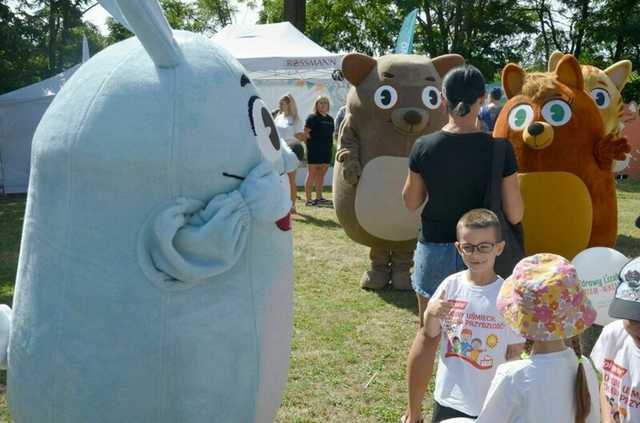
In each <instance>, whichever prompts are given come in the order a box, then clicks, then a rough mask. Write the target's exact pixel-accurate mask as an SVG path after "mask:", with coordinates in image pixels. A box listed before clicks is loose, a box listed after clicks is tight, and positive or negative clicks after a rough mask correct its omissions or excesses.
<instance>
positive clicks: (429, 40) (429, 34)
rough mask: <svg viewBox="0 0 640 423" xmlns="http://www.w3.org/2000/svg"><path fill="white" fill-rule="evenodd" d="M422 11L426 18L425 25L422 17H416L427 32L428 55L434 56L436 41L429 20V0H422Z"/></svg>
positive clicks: (431, 22)
mask: <svg viewBox="0 0 640 423" xmlns="http://www.w3.org/2000/svg"><path fill="white" fill-rule="evenodd" d="M424 13H425V15H426V18H427V22H426V25H425V24H424V22H423V21H422V19H418V21H419V22H420V23H421V25H422V28H423V29H424V31H425V33H426V34H427V49H428V51H429V55H430V56H431V57H436V56H437V55H438V51H437V49H436V43H435V40H434V39H433V21H432V20H431V2H430V1H429V0H425V2H424Z"/></svg>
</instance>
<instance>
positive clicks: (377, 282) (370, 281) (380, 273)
mask: <svg viewBox="0 0 640 423" xmlns="http://www.w3.org/2000/svg"><path fill="white" fill-rule="evenodd" d="M389 279H391V275H390V272H389V270H380V269H372V270H367V271H366V272H364V274H363V275H362V279H361V280H360V288H362V289H373V290H379V289H382V288H384V287H386V286H387V285H388V284H389Z"/></svg>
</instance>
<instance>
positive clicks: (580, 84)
mask: <svg viewBox="0 0 640 423" xmlns="http://www.w3.org/2000/svg"><path fill="white" fill-rule="evenodd" d="M555 73H556V77H557V78H558V81H560V82H562V83H563V84H565V85H567V86H569V87H571V88H573V89H575V90H579V91H582V90H584V78H583V77H582V69H580V64H579V63H578V60H577V59H576V58H575V57H574V56H573V55H571V54H565V55H564V57H563V58H562V59H560V61H559V62H558V66H556V70H555Z"/></svg>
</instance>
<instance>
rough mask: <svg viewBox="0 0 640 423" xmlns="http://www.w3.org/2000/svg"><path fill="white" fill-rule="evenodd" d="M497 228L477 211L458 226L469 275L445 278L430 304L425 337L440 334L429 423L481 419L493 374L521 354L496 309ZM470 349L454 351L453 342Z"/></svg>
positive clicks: (517, 340)
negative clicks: (433, 401) (479, 417)
mask: <svg viewBox="0 0 640 423" xmlns="http://www.w3.org/2000/svg"><path fill="white" fill-rule="evenodd" d="M500 234H501V231H500V222H499V220H498V217H497V216H496V215H495V214H494V213H493V212H492V211H490V210H486V209H475V210H471V211H470V212H467V213H466V214H465V215H464V216H462V218H461V219H460V220H459V221H458V225H457V238H458V241H457V242H456V243H455V246H456V248H457V250H458V252H459V253H460V255H461V256H462V260H463V261H464V263H465V264H466V266H467V270H464V271H462V272H458V273H455V274H453V275H451V276H449V277H447V278H446V279H445V280H444V281H443V282H442V283H441V284H440V286H439V287H438V289H437V290H436V292H435V294H434V295H433V298H432V300H431V301H429V305H428V306H427V310H426V312H425V316H424V319H425V325H424V331H425V332H426V335H427V336H429V337H435V336H438V335H440V334H441V340H440V354H439V358H438V371H437V373H436V386H435V391H434V400H435V403H434V406H433V413H432V415H433V417H432V422H433V423H437V422H440V421H442V420H446V419H449V418H454V417H471V418H474V417H476V416H478V414H480V410H482V405H483V403H484V400H485V396H486V395H487V392H488V391H489V386H490V385H491V380H492V379H493V376H494V374H495V371H496V368H497V367H498V366H499V365H500V364H502V363H504V362H505V361H507V360H510V359H512V358H517V357H518V356H519V355H520V353H521V352H522V346H523V343H524V339H523V338H522V337H521V336H519V335H518V334H516V333H515V332H514V331H512V330H511V329H510V328H509V327H508V326H506V325H505V322H504V320H503V319H502V317H501V315H500V313H498V310H497V308H496V300H497V297H498V293H499V292H500V288H501V286H502V283H503V280H502V278H501V277H500V276H498V275H496V273H495V271H494V268H493V267H494V263H495V260H496V257H497V256H498V255H500V254H501V253H502V250H503V248H504V245H505V243H504V241H502V240H501V239H500ZM456 338H457V339H461V340H463V341H462V342H463V343H464V342H470V345H471V348H470V349H464V348H462V349H460V348H455V347H454V341H455V339H456Z"/></svg>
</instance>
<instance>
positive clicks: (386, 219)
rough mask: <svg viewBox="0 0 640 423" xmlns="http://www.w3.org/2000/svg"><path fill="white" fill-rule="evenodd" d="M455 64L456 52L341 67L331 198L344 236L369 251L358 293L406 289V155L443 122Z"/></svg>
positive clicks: (412, 223)
mask: <svg viewBox="0 0 640 423" xmlns="http://www.w3.org/2000/svg"><path fill="white" fill-rule="evenodd" d="M462 64H464V59H463V57H462V56H460V55H457V54H448V55H444V56H439V57H436V58H434V59H429V58H427V57H424V56H418V55H401V54H394V55H388V56H382V57H380V58H378V59H374V58H371V57H369V56H366V55H363V54H359V53H352V54H348V55H347V56H345V58H344V60H343V62H342V72H343V73H344V76H345V78H346V79H347V80H348V81H349V82H350V83H351V84H352V85H353V87H352V88H351V90H350V91H349V95H348V97H347V112H346V117H345V120H344V122H343V123H342V125H341V128H340V133H339V147H338V152H337V155H336V164H335V170H334V177H333V193H334V202H335V208H336V213H337V215H338V220H339V221H340V224H341V225H342V227H343V228H344V230H345V232H346V233H347V235H348V236H349V237H350V238H351V239H353V240H354V241H356V242H357V243H360V244H363V245H366V246H368V247H371V252H370V256H369V257H370V259H371V268H370V269H369V270H368V271H367V272H366V273H365V274H364V276H363V277H362V281H361V286H362V287H363V288H367V289H381V288H384V287H385V286H386V285H388V284H389V282H390V281H391V283H392V285H393V287H394V288H395V289H403V290H404V289H411V280H410V269H411V266H412V264H413V251H414V249H415V246H416V236H417V234H418V228H419V224H420V213H419V212H417V213H413V212H409V211H408V210H407V209H405V208H404V206H403V203H402V186H403V184H404V180H405V178H406V175H407V171H408V168H409V164H408V161H409V159H408V156H409V152H410V151H411V147H412V146H413V143H414V142H415V141H416V139H417V138H418V137H420V136H422V135H425V134H429V133H432V132H435V131H437V130H439V129H440V128H442V126H444V124H445V123H446V122H447V113H446V110H445V108H444V107H443V106H442V99H441V95H440V91H441V89H442V78H443V77H444V75H445V74H446V73H447V72H448V71H449V70H450V69H452V68H454V67H456V66H460V65H462Z"/></svg>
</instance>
